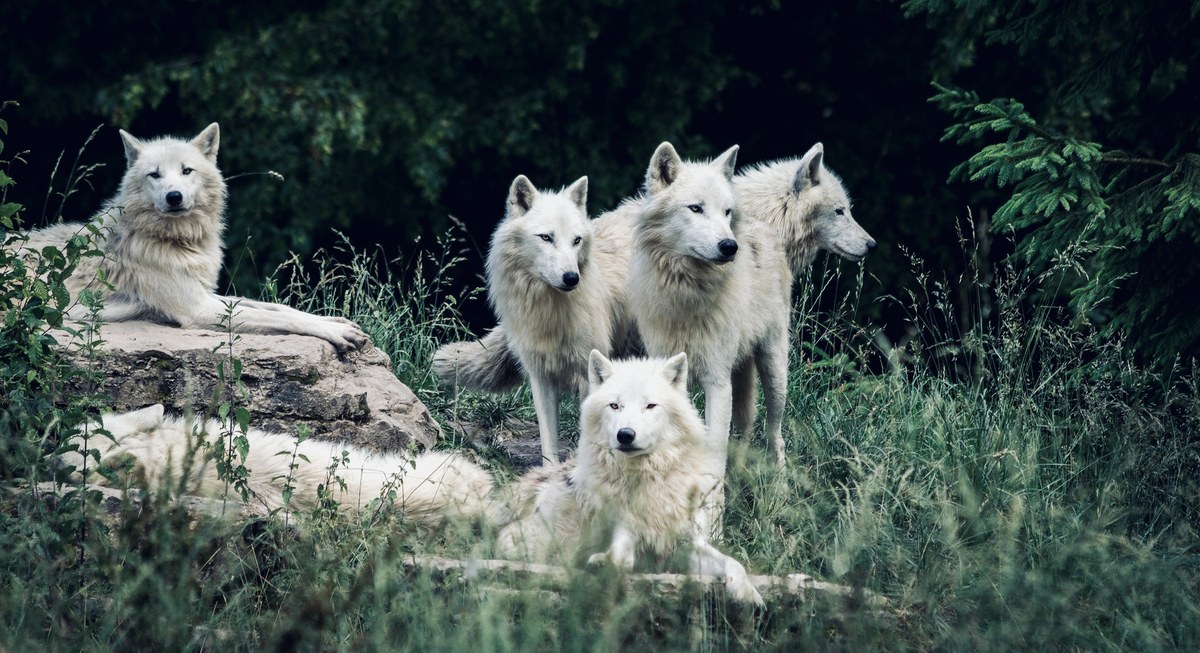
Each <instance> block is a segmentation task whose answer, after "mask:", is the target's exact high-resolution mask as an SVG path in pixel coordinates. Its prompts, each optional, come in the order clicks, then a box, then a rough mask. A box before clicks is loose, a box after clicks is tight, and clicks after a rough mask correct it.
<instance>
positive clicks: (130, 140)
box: [117, 129, 143, 168]
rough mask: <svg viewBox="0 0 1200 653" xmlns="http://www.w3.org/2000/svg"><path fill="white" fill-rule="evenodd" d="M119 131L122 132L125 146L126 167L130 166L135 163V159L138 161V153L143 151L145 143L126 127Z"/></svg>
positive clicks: (122, 140)
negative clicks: (126, 129)
mask: <svg viewBox="0 0 1200 653" xmlns="http://www.w3.org/2000/svg"><path fill="white" fill-rule="evenodd" d="M117 131H118V132H120V134H121V144H123V145H124V146H125V167H126V168H128V167H130V166H132V165H133V162H134V161H137V158H138V155H139V154H141V153H142V147H143V145H142V142H141V141H140V140H138V139H137V138H136V137H135V136H134V135H133V134H130V133H129V132H127V131H125V130H124V129H118V130H117Z"/></svg>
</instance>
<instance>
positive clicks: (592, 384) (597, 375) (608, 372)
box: [588, 349, 613, 392]
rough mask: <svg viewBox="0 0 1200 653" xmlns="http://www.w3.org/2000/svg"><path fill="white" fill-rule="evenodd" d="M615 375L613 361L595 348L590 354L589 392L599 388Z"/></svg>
mask: <svg viewBox="0 0 1200 653" xmlns="http://www.w3.org/2000/svg"><path fill="white" fill-rule="evenodd" d="M612 375H613V364H612V361H610V360H608V359H607V358H605V357H604V354H601V353H600V352H599V351H598V350H596V349H593V350H592V353H591V354H588V392H591V391H593V390H595V389H596V388H598V387H599V386H600V384H602V383H604V382H605V381H607V380H608V379H609V378H610V377H612Z"/></svg>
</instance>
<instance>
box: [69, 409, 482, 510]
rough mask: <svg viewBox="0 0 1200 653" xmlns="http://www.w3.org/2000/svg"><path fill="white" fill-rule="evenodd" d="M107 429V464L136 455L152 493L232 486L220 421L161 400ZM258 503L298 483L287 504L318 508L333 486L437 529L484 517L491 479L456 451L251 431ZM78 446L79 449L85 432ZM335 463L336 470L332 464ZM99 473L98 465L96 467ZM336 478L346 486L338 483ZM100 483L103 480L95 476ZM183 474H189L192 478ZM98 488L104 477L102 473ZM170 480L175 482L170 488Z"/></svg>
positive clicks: (103, 446)
mask: <svg viewBox="0 0 1200 653" xmlns="http://www.w3.org/2000/svg"><path fill="white" fill-rule="evenodd" d="M101 425H102V426H103V427H104V429H105V430H107V431H108V432H109V433H110V434H111V435H112V439H109V438H106V437H103V436H101V435H93V436H92V437H91V439H90V441H89V442H88V446H89V448H91V449H95V450H97V451H98V452H99V453H100V460H101V462H102V463H107V464H110V465H111V464H113V463H121V462H124V461H126V460H127V459H130V458H131V459H132V461H131V462H133V463H135V469H138V468H140V470H141V471H142V472H143V473H144V476H145V480H146V481H147V482H148V483H149V484H150V485H151V487H161V486H164V485H166V486H167V487H171V488H184V491H185V492H187V493H188V494H195V495H199V496H208V497H218V496H220V494H221V493H222V492H223V491H224V489H225V482H224V481H223V480H222V479H221V478H220V477H219V476H218V475H217V468H216V463H215V461H214V459H213V458H214V451H219V450H220V449H221V448H222V447H223V446H224V445H225V442H224V438H223V436H222V433H221V430H222V429H221V424H220V423H219V422H217V421H215V420H210V421H193V420H189V419H185V418H183V417H168V416H166V415H164V413H163V407H162V405H161V404H155V405H153V406H149V407H147V408H142V409H141V410H135V411H130V412H127V413H117V414H108V415H104V416H102V418H101ZM247 439H248V440H249V443H250V449H249V455H248V457H247V458H246V460H245V461H244V464H245V466H246V467H247V468H248V469H249V470H250V480H249V487H250V490H251V492H252V500H253V501H256V502H259V503H260V504H261V505H263V506H264V507H266V508H267V509H269V510H274V509H279V508H283V507H285V504H287V503H288V500H286V499H285V495H284V487H285V485H290V486H291V487H292V491H291V496H290V506H291V507H292V508H298V509H307V508H312V507H314V506H316V505H317V503H318V500H319V496H318V493H317V487H318V486H319V485H324V486H325V487H326V488H329V490H330V498H332V499H335V500H338V501H340V502H341V504H342V507H343V508H361V507H365V506H366V505H367V504H369V503H370V502H371V500H372V499H377V498H383V499H385V500H386V499H387V494H389V493H391V492H395V501H396V504H395V505H396V507H398V508H400V509H402V510H403V511H404V513H405V514H406V515H408V516H409V517H412V518H414V519H417V520H419V521H421V522H422V523H426V524H429V525H436V524H437V523H438V522H440V521H441V520H443V519H445V518H447V517H477V516H481V515H482V514H483V513H484V511H485V510H486V509H487V506H488V502H489V500H490V493H491V487H492V478H491V475H490V474H488V473H487V472H486V471H484V470H483V469H482V468H480V467H479V466H477V465H475V464H474V463H472V462H470V461H469V460H467V459H465V458H463V457H461V456H458V455H455V454H451V453H443V452H431V453H424V454H420V455H417V456H416V457H415V458H413V457H410V456H406V455H402V454H390V453H373V452H368V451H367V450H365V449H361V448H359V447H355V446H353V445H347V444H340V443H336V442H328V441H318V440H305V441H303V442H299V441H298V440H297V438H296V437H294V436H291V435H286V434H282V433H268V432H265V431H259V430H257V429H251V430H250V431H249V433H248V434H247ZM75 442H76V443H77V444H79V445H80V446H81V447H82V445H83V439H82V436H76V437H75ZM343 452H346V457H345V463H344V464H342V463H340V462H339V463H337V467H336V469H335V470H334V471H332V472H331V471H330V466H331V465H334V464H335V463H333V462H331V461H333V460H337V461H342V460H343V455H342V454H343ZM83 462H84V460H83V454H82V453H80V452H75V451H73V452H69V453H66V454H63V455H62V456H61V457H60V463H61V464H66V465H71V466H73V467H75V469H76V470H77V471H78V470H80V469H82V468H83ZM89 466H91V467H93V470H92V471H95V470H94V465H89ZM333 475H337V476H338V477H340V478H341V479H342V481H343V483H344V486H343V485H342V484H339V483H338V482H337V481H336V480H335V479H333ZM97 477H98V475H97ZM185 477H186V478H185ZM100 480H101V482H105V480H104V479H103V478H102V477H100ZM167 484H169V485H167Z"/></svg>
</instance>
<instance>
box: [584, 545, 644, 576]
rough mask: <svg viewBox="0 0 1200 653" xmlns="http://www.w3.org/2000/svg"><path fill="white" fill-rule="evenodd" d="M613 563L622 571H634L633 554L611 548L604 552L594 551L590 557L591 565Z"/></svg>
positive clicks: (589, 563)
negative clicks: (624, 553) (625, 553)
mask: <svg viewBox="0 0 1200 653" xmlns="http://www.w3.org/2000/svg"><path fill="white" fill-rule="evenodd" d="M605 565H612V566H614V567H616V568H617V569H620V570H621V571H626V572H628V571H633V556H632V555H623V554H622V553H621V552H619V551H614V550H612V549H609V550H608V551H605V552H603V553H593V554H592V555H591V556H589V557H588V566H589V567H603V566H605Z"/></svg>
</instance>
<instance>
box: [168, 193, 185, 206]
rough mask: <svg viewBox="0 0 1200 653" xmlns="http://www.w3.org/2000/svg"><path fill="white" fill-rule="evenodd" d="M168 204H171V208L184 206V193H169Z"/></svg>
mask: <svg viewBox="0 0 1200 653" xmlns="http://www.w3.org/2000/svg"><path fill="white" fill-rule="evenodd" d="M167 204H170V205H171V206H179V205H180V204H183V193H181V192H179V191H177V190H173V191H171V192H169V193H167Z"/></svg>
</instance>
